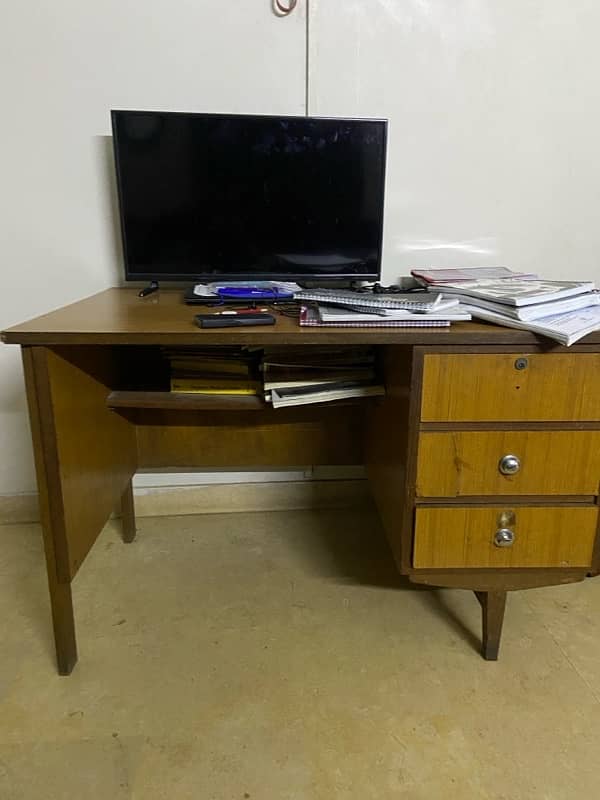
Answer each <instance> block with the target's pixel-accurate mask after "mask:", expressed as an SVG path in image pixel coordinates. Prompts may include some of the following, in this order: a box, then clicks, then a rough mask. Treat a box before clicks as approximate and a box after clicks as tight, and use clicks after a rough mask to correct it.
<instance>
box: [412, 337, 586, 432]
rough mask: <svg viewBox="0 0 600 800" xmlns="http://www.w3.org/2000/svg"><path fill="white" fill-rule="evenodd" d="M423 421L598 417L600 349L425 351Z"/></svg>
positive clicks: (576, 419) (573, 420) (568, 419)
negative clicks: (582, 351) (512, 351)
mask: <svg viewBox="0 0 600 800" xmlns="http://www.w3.org/2000/svg"><path fill="white" fill-rule="evenodd" d="M421 420H422V421H423V422H460V421H465V422H468V421H471V422H478V421H507V422H512V421H523V422H527V421H532V422H533V421H546V420H547V421H558V422H560V421H570V422H575V421H585V420H588V421H598V420H600V353H533V354H529V353H522V354H520V353H493V354H484V353H482V354H474V353H466V354H459V353H453V354H448V355H445V354H437V353H429V354H426V355H425V357H424V366H423V399H422V402H421Z"/></svg>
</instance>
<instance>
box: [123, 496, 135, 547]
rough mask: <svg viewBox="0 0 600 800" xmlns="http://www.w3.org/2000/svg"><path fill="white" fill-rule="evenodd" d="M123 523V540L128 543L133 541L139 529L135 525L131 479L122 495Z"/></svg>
mask: <svg viewBox="0 0 600 800" xmlns="http://www.w3.org/2000/svg"><path fill="white" fill-rule="evenodd" d="M121 524H122V526H123V530H122V536H123V541H124V542H125V543H126V544H129V543H130V542H133V540H134V539H135V534H136V532H137V529H136V527H135V504H134V501H133V486H132V484H131V481H129V483H128V484H127V487H126V488H125V491H124V492H123V494H122V496H121Z"/></svg>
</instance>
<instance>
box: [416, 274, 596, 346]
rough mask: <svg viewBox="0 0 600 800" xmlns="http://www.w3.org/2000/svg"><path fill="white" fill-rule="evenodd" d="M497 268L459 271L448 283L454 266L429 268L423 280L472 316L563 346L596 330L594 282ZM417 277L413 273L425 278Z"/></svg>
mask: <svg viewBox="0 0 600 800" xmlns="http://www.w3.org/2000/svg"><path fill="white" fill-rule="evenodd" d="M497 270H499V274H497V275H496V276H494V277H489V276H488V275H487V274H486V275H485V277H482V273H483V272H485V270H482V269H474V270H462V271H461V279H460V280H454V281H450V280H448V273H451V272H453V270H435V269H432V270H429V271H427V279H426V280H427V283H428V284H429V287H428V288H429V291H430V292H431V293H433V294H436V296H441V293H443V296H444V297H448V296H449V295H450V296H452V297H455V298H456V299H458V300H460V302H461V305H462V307H463V308H464V309H465V310H466V311H468V312H470V313H471V314H472V315H473V317H476V318H477V319H482V320H486V321H487V322H494V323H496V324H497V325H505V326H507V327H509V328H520V329H523V330H529V331H533V333H539V334H542V335H544V336H548V337H550V338H551V339H554V340H556V341H557V342H559V343H560V344H562V345H565V346H569V345H572V344H574V343H575V342H577V341H579V339H582V338H583V337H584V336H587V335H588V334H589V333H593V332H594V331H597V330H600V293H599V292H598V291H597V290H596V288H595V285H594V283H593V282H591V281H552V280H543V279H540V278H537V277H535V276H533V277H532V276H527V275H524V274H518V273H510V271H508V272H509V274H508V275H506V274H505V272H506V268H505V267H498V268H497ZM437 273H440V276H441V277H439V279H438V275H437ZM469 273H471V277H469ZM500 273H502V274H500ZM503 274H504V277H503V276H502V275H503ZM421 275H422V273H421V271H417V270H414V271H413V276H414V277H416V278H417V279H418V280H420V281H422V282H424V281H425V278H423V277H422V276H421Z"/></svg>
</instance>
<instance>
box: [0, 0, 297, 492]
mask: <svg viewBox="0 0 600 800" xmlns="http://www.w3.org/2000/svg"><path fill="white" fill-rule="evenodd" d="M0 54H1V56H0V58H1V59H2V61H1V64H2V68H1V69H0V96H1V97H2V117H3V119H2V147H1V148H0V175H1V189H0V204H1V205H0V213H1V219H2V223H1V228H0V258H1V265H2V283H1V288H0V327H1V328H6V327H9V326H10V325H13V324H15V323H18V322H22V321H23V320H25V319H28V318H30V317H33V316H36V315H38V314H40V313H43V312H45V311H48V310H50V309H52V308H55V307H58V306H61V305H64V304H65V303H68V302H70V301H74V300H77V299H80V298H82V297H84V296H86V295H89V294H93V293H94V292H96V291H100V290H102V289H104V288H106V287H108V286H114V285H116V284H118V283H119V282H120V281H121V258H120V249H119V244H118V239H117V230H118V229H117V227H116V223H115V218H114V181H113V165H112V161H111V159H112V156H111V146H110V140H109V138H108V135H109V132H110V119H109V110H110V109H111V108H156V109H165V110H169V109H170V110H189V111H195V110H198V111H224V112H225V111H228V112H264V113H268V112H273V113H290V114H292V113H296V114H297V113H303V112H304V96H305V60H304V57H305V19H304V11H303V10H300V13H296V14H294V15H292V16H290V17H289V18H286V19H278V18H277V17H276V16H275V15H274V14H273V13H272V10H271V4H270V2H269V0H254V2H252V3H248V2H222V0H197V2H188V1H187V0H144V2H142V1H141V0H86V1H85V2H81V0H53V2H47V1H45V2H36V1H35V0H20V2H18V3H12V4H10V5H7V6H6V7H5V8H4V9H3V13H2V25H1V26H0ZM0 453H1V458H0V494H13V493H18V492H26V491H33V490H34V488H35V480H34V472H33V463H32V456H31V444H30V440H29V429H28V424H27V417H26V411H25V400H24V390H23V383H22V377H21V366H20V356H19V352H18V348H16V347H14V346H13V347H6V346H1V347H0Z"/></svg>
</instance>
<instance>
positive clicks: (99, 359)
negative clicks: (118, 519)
mask: <svg viewBox="0 0 600 800" xmlns="http://www.w3.org/2000/svg"><path fill="white" fill-rule="evenodd" d="M31 363H32V366H33V373H34V378H35V391H36V395H37V396H36V403H35V404H36V408H37V413H38V415H39V427H40V428H41V434H42V445H41V446H42V448H43V450H44V453H43V463H44V470H43V471H42V472H40V470H39V469H38V483H39V484H40V495H42V491H41V484H43V483H45V484H46V485H47V487H48V491H47V495H48V496H47V502H48V505H49V518H50V520H51V521H52V532H51V533H52V537H53V541H54V547H55V550H56V554H57V559H56V566H57V573H58V579H59V581H61V582H66V581H70V580H72V578H73V577H74V576H75V574H76V573H77V570H78V569H79V567H80V566H81V564H82V562H83V560H84V558H85V556H86V555H87V553H88V552H89V550H90V548H91V547H92V545H93V544H94V542H95V541H96V538H97V537H98V534H99V533H100V531H101V530H102V528H103V527H104V525H105V523H106V521H107V520H108V518H109V516H110V514H111V513H112V512H113V511H114V510H115V509H116V508H117V507H118V504H119V502H120V498H121V495H122V493H123V491H124V490H125V488H126V486H127V482H128V481H129V480H130V478H131V476H132V475H133V474H134V472H135V470H136V463H137V454H136V441H135V428H134V426H133V425H132V424H131V423H130V422H128V421H127V420H125V419H123V418H122V417H120V416H119V415H117V414H115V413H114V412H112V411H110V410H109V409H108V408H107V406H106V397H107V395H108V393H109V392H110V391H111V389H112V388H114V386H115V383H116V381H117V370H118V364H117V360H116V357H115V354H114V353H113V350H112V348H103V347H69V348H66V347H65V348H52V349H51V348H45V347H32V348H31ZM37 460H39V459H36V461H37Z"/></svg>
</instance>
